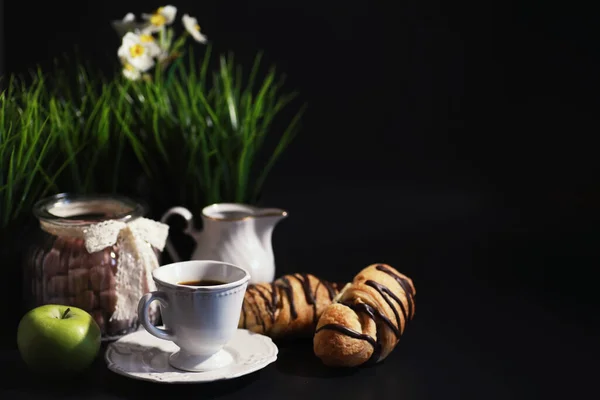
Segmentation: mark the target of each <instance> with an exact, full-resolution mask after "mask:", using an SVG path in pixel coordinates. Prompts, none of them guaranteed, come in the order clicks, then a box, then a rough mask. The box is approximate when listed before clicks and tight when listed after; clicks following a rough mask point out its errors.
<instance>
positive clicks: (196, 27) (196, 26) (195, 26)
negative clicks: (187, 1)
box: [194, 24, 200, 32]
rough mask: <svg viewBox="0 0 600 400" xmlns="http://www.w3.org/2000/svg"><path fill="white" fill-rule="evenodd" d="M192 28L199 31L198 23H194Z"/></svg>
mask: <svg viewBox="0 0 600 400" xmlns="http://www.w3.org/2000/svg"><path fill="white" fill-rule="evenodd" d="M194 30H196V31H198V32H200V25H198V24H196V25H194Z"/></svg>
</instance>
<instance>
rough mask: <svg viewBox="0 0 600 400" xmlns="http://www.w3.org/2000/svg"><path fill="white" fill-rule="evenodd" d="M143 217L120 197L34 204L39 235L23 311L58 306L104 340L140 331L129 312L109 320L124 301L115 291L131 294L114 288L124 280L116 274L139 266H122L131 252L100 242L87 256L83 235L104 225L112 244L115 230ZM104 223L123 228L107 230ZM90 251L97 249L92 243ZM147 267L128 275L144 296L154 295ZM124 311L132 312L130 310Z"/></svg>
mask: <svg viewBox="0 0 600 400" xmlns="http://www.w3.org/2000/svg"><path fill="white" fill-rule="evenodd" d="M145 212H146V209H145V207H144V206H143V205H141V204H139V203H137V202H135V201H133V200H131V199H128V198H125V197H119V196H78V195H70V194H59V195H56V196H52V197H49V198H46V199H43V200H41V201H39V202H38V203H37V204H36V205H35V208H34V214H35V216H36V217H37V219H38V220H39V222H40V231H39V235H38V237H37V238H36V240H35V242H34V245H33V246H32V247H31V248H30V250H29V252H28V254H27V256H26V258H25V265H24V274H25V276H24V278H25V279H24V284H25V290H24V293H25V296H26V298H25V302H26V305H27V307H28V308H33V307H37V306H39V305H43V304H63V305H68V306H75V307H79V308H82V309H84V310H86V311H87V312H89V313H90V314H91V315H92V316H93V317H94V319H95V320H96V322H97V323H98V325H99V326H100V329H101V331H102V338H103V340H112V339H116V338H118V337H121V336H123V335H125V334H127V333H129V332H132V331H134V330H136V329H137V328H138V326H139V325H138V321H137V315H136V313H135V312H134V310H131V312H129V313H124V314H123V315H125V317H123V316H121V317H120V318H113V316H114V315H113V314H114V313H115V311H116V308H117V302H118V300H119V299H120V298H122V297H124V296H121V297H119V291H121V292H122V293H121V294H122V295H126V294H127V293H123V292H124V291H126V290H130V287H129V286H130V285H128V284H122V285H119V282H118V280H119V277H120V276H124V275H125V274H123V273H121V274H119V269H120V268H130V269H131V268H132V267H131V265H134V266H139V265H138V264H132V263H131V262H128V263H127V265H124V264H125V263H124V262H121V261H122V260H124V259H127V260H131V259H132V257H134V255H133V254H129V253H128V252H131V253H133V251H132V248H133V250H136V249H135V246H134V247H132V246H125V245H124V242H123V241H122V240H118V239H117V240H114V243H112V242H113V241H112V240H109V241H107V242H106V243H107V244H109V245H107V246H106V247H103V246H104V245H103V244H102V241H100V247H101V248H100V249H98V248H96V249H93V250H94V251H93V252H90V251H89V249H90V244H89V243H88V239H89V233H88V231H89V230H90V229H89V228H90V227H103V226H105V225H106V226H110V227H112V228H113V234H112V236H113V237H115V238H116V237H117V235H116V234H115V233H114V226H115V225H116V226H117V227H119V226H127V224H129V223H131V222H133V221H135V220H136V219H143V218H142V217H143V215H144V214H145ZM148 221H149V220H148ZM109 222H119V223H122V224H121V225H117V224H114V223H113V224H112V225H109V224H108V223H109ZM150 222H153V221H150ZM96 230H97V229H96ZM100 231H101V229H100ZM86 235H87V236H86ZM129 236H132V235H129ZM107 237H108V236H107ZM137 243H138V244H139V243H140V242H139V241H137ZM142 243H144V244H145V245H147V246H148V248H150V249H152V250H153V251H152V254H153V256H154V257H155V258H156V253H157V250H156V249H155V248H154V247H152V246H151V245H150V244H148V243H146V242H143V241H142ZM86 244H87V246H86ZM95 246H96V247H98V241H97V240H96V242H95ZM161 250H162V249H161ZM146 260H147V258H146ZM147 263H148V262H147V261H146V264H147ZM152 264H153V266H152V267H157V266H158V260H156V263H155V264H154V262H152ZM146 267H147V266H144V265H141V266H140V268H139V270H137V271H128V272H131V273H132V274H133V275H136V279H137V282H140V286H141V287H140V291H141V292H143V293H145V292H148V291H151V290H155V289H154V288H153V287H151V286H152V284H153V283H152V279H151V276H150V274H151V271H150V270H149V269H148V268H146ZM123 272H126V271H123ZM140 278H141V279H140ZM121 279H122V278H121ZM130 303H131V302H130ZM128 307H129V308H131V304H129V305H128ZM157 317H158V311H157V308H154V318H155V319H157Z"/></svg>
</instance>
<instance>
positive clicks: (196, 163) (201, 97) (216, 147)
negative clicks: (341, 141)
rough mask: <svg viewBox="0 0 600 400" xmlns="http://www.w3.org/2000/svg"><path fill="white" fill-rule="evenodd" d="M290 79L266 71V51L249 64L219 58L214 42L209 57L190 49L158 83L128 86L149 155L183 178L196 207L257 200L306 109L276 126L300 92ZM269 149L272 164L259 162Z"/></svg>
mask: <svg viewBox="0 0 600 400" xmlns="http://www.w3.org/2000/svg"><path fill="white" fill-rule="evenodd" d="M211 61H217V64H216V66H215V68H211ZM261 75H263V76H264V77H262V78H260V79H259V76H261ZM283 83H284V82H283V79H278V74H277V72H276V70H275V69H274V68H271V69H269V70H268V71H267V72H266V74H261V54H258V55H257V56H256V58H255V61H254V63H253V66H252V68H251V69H249V70H247V71H244V70H243V69H242V67H241V65H239V64H237V65H236V63H235V61H234V58H233V56H232V55H229V56H227V57H226V56H220V57H218V58H217V59H216V60H213V59H212V56H211V48H210V47H208V48H207V50H206V53H205V54H204V56H203V57H202V59H201V60H197V59H196V57H195V56H194V55H193V54H192V53H191V52H190V53H189V54H188V56H187V57H186V58H185V59H184V58H180V59H178V60H177V61H175V62H174V63H173V64H172V65H171V66H170V67H169V68H167V69H165V70H160V69H159V68H158V69H157V70H156V71H155V74H154V77H153V80H152V81H150V82H148V81H138V82H132V83H127V84H126V85H125V86H127V87H123V88H122V90H123V91H124V92H128V93H130V94H131V98H132V99H135V101H136V103H135V107H133V110H134V112H135V113H136V115H135V116H134V119H135V120H136V121H137V122H138V123H139V129H138V134H139V135H140V136H141V138H142V140H143V142H144V147H145V149H146V152H145V153H144V155H145V157H142V159H141V161H142V162H143V164H144V165H146V166H149V168H150V170H151V171H152V173H153V174H154V175H160V174H163V175H164V176H166V177H167V179H169V181H170V182H171V183H172V184H173V185H176V186H177V188H174V191H175V193H177V194H176V196H178V199H177V200H178V201H180V202H183V203H186V204H189V205H190V206H192V207H199V206H201V205H203V204H210V203H215V202H223V201H235V202H247V203H253V202H255V201H256V200H257V199H258V196H259V195H260V193H261V190H262V189H263V186H264V184H265V180H266V178H267V177H268V174H269V172H270V171H271V169H272V168H273V166H274V165H275V163H276V162H277V160H278V159H279V158H280V157H281V155H282V153H283V152H284V150H285V149H286V148H287V147H288V146H289V144H290V143H291V142H292V140H293V138H294V136H295V135H296V134H297V132H298V129H299V122H300V119H301V116H302V114H303V113H304V109H305V107H300V108H299V109H297V111H296V113H295V114H294V116H293V118H292V119H291V120H290V122H289V124H287V126H286V127H285V129H283V131H281V132H276V131H274V129H273V126H274V121H275V120H276V118H277V117H278V116H279V114H280V113H281V111H282V110H283V109H284V108H285V107H286V106H288V105H289V104H290V103H291V102H292V100H294V98H295V97H296V93H285V92H284V91H283ZM267 137H269V138H270V139H271V141H272V142H274V143H275V147H274V148H273V149H269V148H267V147H266V139H267ZM261 152H263V154H268V157H267V162H266V163H264V164H259V163H258V160H259V158H260V157H259V156H260V155H261ZM263 158H264V157H263ZM172 193H173V192H172Z"/></svg>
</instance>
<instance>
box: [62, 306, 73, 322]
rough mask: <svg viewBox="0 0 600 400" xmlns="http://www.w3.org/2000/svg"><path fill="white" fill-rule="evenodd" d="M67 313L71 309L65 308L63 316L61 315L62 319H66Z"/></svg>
mask: <svg viewBox="0 0 600 400" xmlns="http://www.w3.org/2000/svg"><path fill="white" fill-rule="evenodd" d="M69 311H71V308H67V309H66V310H65V312H64V314H63V315H62V319H65V318H67V314H68V313H69Z"/></svg>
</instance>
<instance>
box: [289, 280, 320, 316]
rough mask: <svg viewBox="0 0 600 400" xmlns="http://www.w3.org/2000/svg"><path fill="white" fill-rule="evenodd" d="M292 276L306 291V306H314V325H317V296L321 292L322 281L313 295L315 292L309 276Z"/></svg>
mask: <svg viewBox="0 0 600 400" xmlns="http://www.w3.org/2000/svg"><path fill="white" fill-rule="evenodd" d="M292 276H293V277H294V278H296V279H297V280H298V281H299V282H300V284H301V285H302V290H303V291H304V299H305V300H306V304H309V305H312V309H313V323H314V324H315V325H316V324H317V299H316V298H315V295H316V294H317V290H319V285H320V283H321V281H320V280H319V283H318V284H317V286H316V287H315V292H314V293H313V291H312V289H311V287H310V279H309V277H308V275H306V274H294V275H292Z"/></svg>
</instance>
